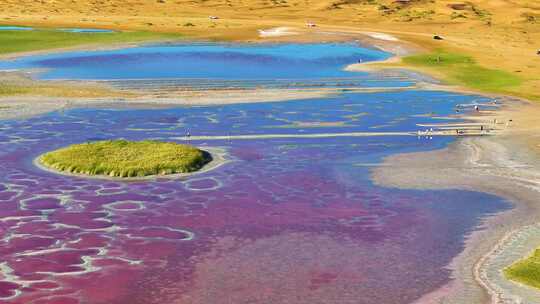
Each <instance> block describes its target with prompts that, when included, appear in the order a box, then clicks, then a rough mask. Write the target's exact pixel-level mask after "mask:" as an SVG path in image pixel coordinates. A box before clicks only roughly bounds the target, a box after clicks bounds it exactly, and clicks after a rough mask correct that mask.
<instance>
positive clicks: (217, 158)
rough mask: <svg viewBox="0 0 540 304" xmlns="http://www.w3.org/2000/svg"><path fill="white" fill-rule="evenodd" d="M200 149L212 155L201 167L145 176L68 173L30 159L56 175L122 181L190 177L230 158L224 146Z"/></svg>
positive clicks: (37, 159)
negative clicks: (184, 171)
mask: <svg viewBox="0 0 540 304" xmlns="http://www.w3.org/2000/svg"><path fill="white" fill-rule="evenodd" d="M199 148H201V150H202V151H205V152H207V153H209V154H210V155H211V156H212V160H211V161H209V162H208V163H206V164H205V165H204V166H203V167H202V168H201V169H199V170H197V171H194V172H189V173H175V174H165V175H147V176H141V177H114V176H108V175H86V174H79V173H70V172H63V171H58V170H54V169H51V168H49V167H47V166H45V165H43V164H42V163H41V162H40V161H39V158H40V157H41V155H39V156H38V157H36V158H34V159H33V160H32V164H33V165H34V166H35V167H36V168H38V169H40V170H43V171H46V172H49V173H52V174H56V175H63V176H69V177H77V178H86V179H99V180H110V181H117V182H120V181H123V182H136V181H145V180H155V179H181V178H187V177H192V176H195V175H199V174H203V173H206V172H209V171H211V170H214V169H217V168H219V167H221V166H223V165H225V164H227V163H229V162H231V161H232V160H231V159H229V158H228V157H227V152H226V150H225V149H224V148H220V147H207V146H202V147H199Z"/></svg>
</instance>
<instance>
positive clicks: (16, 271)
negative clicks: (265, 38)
mask: <svg viewBox="0 0 540 304" xmlns="http://www.w3.org/2000/svg"><path fill="white" fill-rule="evenodd" d="M216 47H217V48H218V49H220V51H217V50H216V52H218V53H219V52H223V50H224V49H223V48H224V46H223V45H217V46H216ZM291 47H292V46H291ZM318 47H321V48H322V46H318ZM205 48H211V47H210V46H208V45H206V46H205ZM237 48H239V49H240V48H241V47H240V46H238V47H237ZM288 48H289V47H288ZM288 48H286V49H287V52H289V50H290V49H288ZM239 51H242V50H239ZM363 51H364V50H360V51H359V52H363ZM242 52H244V51H242ZM250 52H254V50H253V49H251V48H248V49H247V50H245V53H250ZM265 52H277V50H275V49H272V47H270V48H269V49H268V50H267V51H265ZM322 52H323V51H322V50H321V53H322ZM259 55H260V53H257V56H259ZM278 55H279V52H278V53H275V54H273V55H271V56H274V57H279V56H278ZM332 56H333V57H340V56H339V54H337V53H336V54H334V55H332ZM203 57H205V56H202V57H196V58H199V59H200V58H203ZM292 57H298V59H299V60H301V61H303V62H306V61H310V60H314V61H319V59H320V58H321V56H318V55H317V54H313V55H310V56H306V57H305V58H302V57H301V56H300V55H298V54H295V55H294V56H292ZM323 57H325V56H323ZM68 58H70V57H69V56H68ZM340 58H341V57H340ZM343 58H350V57H349V55H348V53H345V54H344V55H343ZM199 59H197V60H199ZM57 60H60V59H59V58H57ZM200 60H202V63H201V65H202V66H204V65H205V64H206V61H205V60H204V59H200ZM321 61H322V62H325V64H324V65H326V64H328V62H329V61H328V60H326V59H325V60H321ZM68 62H69V60H68ZM336 62H339V63H331V64H329V65H332V66H333V67H334V68H337V67H339V66H341V65H342V61H341V59H340V60H338V61H336ZM223 64H224V65H227V64H228V63H223ZM68 65H69V64H68ZM299 66H303V65H299ZM77 69H78V68H76V70H77ZM328 69H329V70H328V71H324V68H323V71H318V70H317V69H316V68H314V67H312V66H310V64H306V70H304V72H306V73H311V72H312V71H314V73H315V72H316V73H319V74H317V75H319V76H321V77H326V76H327V74H326V73H329V72H330V68H328ZM263 70H264V68H263ZM286 70H288V67H270V68H268V69H265V70H264V71H254V72H251V71H247V72H246V73H248V74H249V73H257V74H256V75H262V74H264V75H270V74H271V73H274V72H275V73H277V74H279V73H283V72H285V71H286ZM241 71H242V73H244V72H245V70H241ZM194 72H196V71H194ZM53 73H54V72H53ZM78 73H79V72H76V73H75V74H77V75H78ZM89 73H93V72H89ZM223 73H224V74H223V77H225V76H226V75H225V74H226V73H232V71H226V72H223ZM259 73H260V74H259ZM295 73H296V75H298V77H300V76H301V73H300V71H295ZM335 73H341V72H335ZM240 74H241V73H240V72H239V70H236V71H234V75H232V74H231V75H232V76H234V77H238V75H240ZM249 75H252V74H249ZM305 76H306V75H304V77H305ZM309 76H310V77H314V76H313V75H311V74H310V75H309ZM362 77H365V79H364V80H366V81H367V80H369V77H375V76H370V75H366V74H365V75H363V76H362ZM386 81H388V83H389V85H392V86H393V85H399V84H400V81H398V80H395V79H387V80H386ZM407 81H411V82H412V81H413V80H407ZM483 101H486V100H485V99H484V98H482V97H479V96H466V95H460V94H451V93H445V92H435V91H412V90H411V91H404V92H393V93H390V92H386V93H369V94H358V93H356V94H343V95H342V96H338V97H334V98H321V99H313V100H303V101H290V102H281V103H263V104H261V103H259V104H241V105H227V106H211V107H210V106H209V107H182V108H176V109H161V110H107V109H77V110H70V111H65V112H55V113H51V114H48V115H43V116H41V117H36V118H31V119H26V120H19V121H4V122H0V170H1V172H3V174H2V175H0V204H1V205H2V206H3V208H1V209H0V233H1V234H2V235H3V239H2V241H3V242H4V244H3V246H1V247H0V256H1V257H2V259H1V260H2V261H4V262H3V263H0V271H1V272H2V273H3V274H4V279H3V280H0V300H3V301H5V302H6V303H35V304H39V303H113V304H114V303H118V304H120V303H135V304H136V303H235V304H236V303H265V304H266V303H355V304H358V303H360V304H364V303H365V304H372V303H373V304H375V303H377V304H378V303H388V304H393V303H396V304H398V303H399V304H401V303H408V302H411V301H413V300H415V299H417V298H419V297H420V296H421V295H423V294H425V293H427V292H430V291H433V290H434V289H436V288H438V287H440V286H442V285H443V284H445V283H446V282H448V281H449V271H448V270H446V269H445V266H446V265H447V264H448V263H449V262H450V260H451V259H452V257H454V256H455V255H457V254H458V253H459V252H460V251H461V250H462V248H463V238H464V235H466V234H467V233H469V232H470V231H472V230H473V229H476V228H475V227H476V225H477V224H478V223H479V220H480V218H482V217H484V216H487V215H490V214H493V213H495V212H498V211H501V210H504V209H506V208H508V204H507V203H505V202H504V201H502V200H500V199H499V198H496V197H493V196H490V195H486V194H481V193H475V192H468V191H407V190H396V189H387V188H381V187H377V186H374V185H373V184H372V183H371V182H370V179H369V168H370V166H372V165H374V164H377V163H379V162H380V161H381V159H382V158H383V157H385V156H387V155H391V154H394V153H403V152H413V151H425V150H431V149H438V148H442V147H444V146H445V145H447V144H448V143H449V142H451V140H452V139H451V138H442V137H435V138H432V139H429V138H416V137H410V136H385V137H356V138H355V137H350V138H339V139H336V138H334V139H329V138H327V139H259V140H221V141H208V142H204V141H193V142H192V143H193V144H196V145H200V146H204V145H211V146H221V147H224V148H226V149H227V150H228V152H229V154H230V158H231V159H232V162H231V163H228V164H226V165H224V166H222V167H220V168H218V169H216V170H214V171H211V172H207V173H204V174H200V175H196V176H193V177H191V178H186V179H181V180H176V179H173V180H169V179H158V180H155V181H144V182H111V181H106V180H89V179H81V178H73V177H67V176H60V175H55V174H51V173H47V172H43V171H41V170H40V169H38V168H36V167H35V166H34V165H33V164H32V161H33V159H34V158H35V157H37V156H38V155H40V154H41V153H43V152H46V151H49V150H52V149H56V148H59V147H62V146H65V145H68V144H72V143H79V142H84V141H91V140H100V139H110V138H126V139H133V140H137V139H161V140H172V139H174V138H177V137H181V136H184V135H185V134H186V133H187V132H190V133H191V134H192V135H209V136H212V135H225V134H231V135H241V134H299V133H301V134H303V133H340V132H344V133H345V132H354V131H358V132H364V131H377V132H386V131H415V130H417V129H418V127H417V126H416V124H417V123H430V122H438V121H440V120H438V119H437V117H438V116H440V115H448V114H451V113H452V109H453V107H454V106H455V105H456V104H468V103H470V104H472V103H476V102H483ZM15 295H18V296H17V297H14V296H15Z"/></svg>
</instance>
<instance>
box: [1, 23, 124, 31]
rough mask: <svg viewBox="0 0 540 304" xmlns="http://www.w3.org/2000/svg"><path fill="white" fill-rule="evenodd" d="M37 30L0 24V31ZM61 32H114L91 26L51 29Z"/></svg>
mask: <svg viewBox="0 0 540 304" xmlns="http://www.w3.org/2000/svg"><path fill="white" fill-rule="evenodd" d="M34 30H39V29H36V28H33V27H28V26H11V25H0V31H34ZM53 30H58V31H63V32H70V33H114V31H112V30H104V29H92V28H63V29H53Z"/></svg>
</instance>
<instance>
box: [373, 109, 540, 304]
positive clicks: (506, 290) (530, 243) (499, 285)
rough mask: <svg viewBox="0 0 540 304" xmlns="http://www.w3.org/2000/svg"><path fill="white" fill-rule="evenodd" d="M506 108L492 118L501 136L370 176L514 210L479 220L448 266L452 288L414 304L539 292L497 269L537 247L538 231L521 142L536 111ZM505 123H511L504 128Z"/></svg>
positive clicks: (536, 182) (532, 167)
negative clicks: (489, 198) (473, 195)
mask: <svg viewBox="0 0 540 304" xmlns="http://www.w3.org/2000/svg"><path fill="white" fill-rule="evenodd" d="M506 107H507V108H511V109H512V110H503V111H500V112H497V113H496V118H497V120H498V121H499V122H500V123H501V124H504V125H505V128H504V131H501V132H502V133H501V134H500V135H499V136H494V137H469V138H462V139H459V140H458V141H456V142H455V143H453V144H451V145H450V146H449V147H448V148H446V149H443V150H438V151H431V152H422V153H412V154H402V155H395V156H390V157H388V158H387V159H385V160H384V163H383V165H382V166H380V167H377V168H374V169H373V171H372V176H373V180H374V181H375V182H376V183H377V184H379V185H383V186H393V187H399V188H407V189H411V188H412V189H463V190H471V191H482V192H486V193H491V194H494V195H497V196H500V197H503V198H506V199H508V200H509V201H510V202H512V203H513V205H514V207H515V208H513V209H512V210H510V211H506V212H503V213H502V214H499V215H497V216H493V217H489V218H487V219H485V220H484V221H483V224H482V226H481V228H482V229H481V230H477V231H475V232H473V233H472V234H471V235H469V237H468V238H467V241H466V248H465V250H464V251H463V252H462V253H461V254H460V255H459V256H458V257H456V258H455V259H454V261H453V262H452V263H451V264H450V265H449V267H450V268H451V269H452V270H453V277H454V280H453V281H452V283H451V284H449V285H448V286H445V287H444V288H441V289H440V290H438V291H436V292H434V293H432V294H429V295H426V296H425V297H424V298H422V299H421V300H419V301H418V302H417V303H538V299H539V298H538V296H539V295H540V291H538V290H534V289H530V288H526V287H522V286H520V285H519V284H517V283H513V282H509V281H508V280H506V279H505V278H504V276H503V275H502V274H501V269H503V268H504V267H506V266H508V265H509V264H511V263H512V262H513V261H515V260H516V259H519V258H520V257H521V256H522V255H523V254H526V253H527V252H528V251H530V250H532V249H533V248H534V247H536V246H538V245H539V244H540V243H538V241H539V239H540V234H536V233H532V232H536V231H537V230H538V228H537V223H538V222H539V221H540V204H539V201H538V197H539V193H540V165H539V164H540V163H539V162H538V158H537V156H535V155H532V154H531V153H530V148H529V147H527V145H528V144H529V143H528V142H527V141H523V140H519V139H520V138H530V137H532V136H537V135H535V134H536V132H535V131H536V130H534V131H533V130H530V129H528V127H527V124H528V120H529V119H533V118H534V117H538V116H537V115H539V114H540V107H538V106H531V105H528V104H522V103H520V102H517V101H514V102H510V101H509V102H508V104H507V106H506ZM520 108H521V109H520ZM517 109H519V110H517ZM523 113H527V114H526V115H525V114H523ZM490 114H493V113H490ZM492 118H493V116H484V117H483V118H482V119H484V120H486V121H490V120H492ZM477 119H478V118H477ZM509 119H512V120H513V122H512V124H511V125H510V126H509V127H508V128H506V122H508V120H509ZM518 243H519V244H520V246H517V247H516V248H514V247H512V245H516V244H518ZM503 249H504V250H503ZM514 249H515V250H514Z"/></svg>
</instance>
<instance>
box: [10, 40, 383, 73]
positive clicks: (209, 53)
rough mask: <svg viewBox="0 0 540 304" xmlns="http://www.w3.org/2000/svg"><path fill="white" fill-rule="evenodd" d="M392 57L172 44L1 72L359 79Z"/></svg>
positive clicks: (52, 58)
mask: <svg viewBox="0 0 540 304" xmlns="http://www.w3.org/2000/svg"><path fill="white" fill-rule="evenodd" d="M389 56H390V55H389V54H388V53H384V52H382V51H378V50H373V49H366V48H359V47H358V45H355V44H348V43H336V44H299V45H294V44H273V45H267V44H255V45H248V44H246V45H234V44H204V43H201V44H171V45H150V46H142V47H135V48H128V49H119V50H107V51H92V52H69V53H62V54H50V55H42V56H31V57H24V58H21V59H19V60H15V61H10V62H0V69H16V68H39V69H47V71H46V72H44V73H43V74H42V75H40V78H42V79H100V80H107V79H145V78H151V79H156V78H218V79H246V80H253V79H280V78H283V79H316V78H322V77H324V78H332V77H351V76H355V75H358V74H354V73H349V72H345V71H343V70H342V68H344V67H345V66H347V65H348V64H350V63H355V62H357V61H358V60H362V61H373V60H382V59H386V58H388V57H389Z"/></svg>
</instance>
